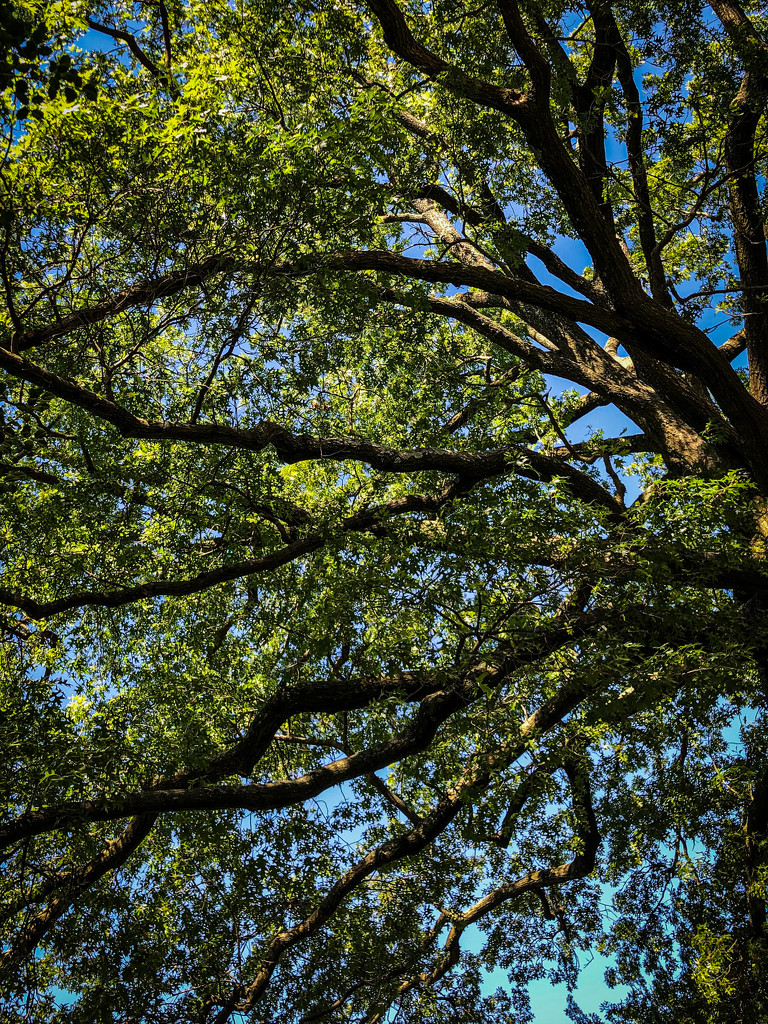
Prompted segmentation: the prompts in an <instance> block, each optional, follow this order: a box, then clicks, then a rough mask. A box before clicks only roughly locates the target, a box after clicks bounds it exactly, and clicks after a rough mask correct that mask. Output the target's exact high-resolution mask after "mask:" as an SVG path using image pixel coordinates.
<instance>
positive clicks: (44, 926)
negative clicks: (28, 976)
mask: <svg viewBox="0 0 768 1024" xmlns="http://www.w3.org/2000/svg"><path fill="white" fill-rule="evenodd" d="M156 820H157V815H156V814H152V813H149V814H142V815H140V816H139V817H137V818H134V819H133V820H132V821H131V823H130V824H129V825H128V827H127V828H126V829H125V830H124V831H123V832H122V833H121V835H119V836H118V837H117V839H113V840H111V841H110V842H109V843H107V845H106V848H105V849H104V850H102V852H101V853H99V854H98V855H97V856H96V857H94V858H93V859H92V860H90V861H88V862H87V863H86V864H83V865H81V867H79V868H77V869H75V870H74V871H71V872H68V873H67V874H66V875H65V876H64V877H63V878H62V879H61V880H60V888H61V890H62V891H60V892H59V895H58V896H56V898H55V899H54V900H53V901H52V902H51V903H50V904H49V905H48V906H47V907H46V908H45V910H42V911H41V912H40V913H39V914H38V915H37V916H36V917H35V918H34V919H33V920H32V921H31V922H30V923H29V924H28V925H26V926H25V927H24V928H23V929H22V931H21V932H20V934H19V935H18V937H17V938H16V941H15V942H14V943H13V944H12V946H11V948H10V949H8V950H7V951H6V952H5V953H3V954H2V956H0V971H2V970H7V969H8V968H9V967H11V965H13V964H15V963H18V962H19V961H20V960H23V959H24V958H25V957H27V956H29V954H30V953H32V952H33V950H34V949H35V948H36V946H37V945H38V944H39V942H40V940H41V939H42V938H43V937H44V936H45V935H46V934H47V933H48V932H49V931H50V930H51V928H53V926H54V925H55V924H56V922H57V921H58V920H59V918H61V917H62V916H63V915H64V914H65V913H66V912H67V911H68V910H69V908H70V907H71V906H72V904H73V903H74V902H75V901H76V900H77V898H78V897H79V896H80V895H81V894H82V893H83V892H85V891H86V890H87V889H89V888H91V887H92V886H93V885H95V884H96V882H98V881H99V879H100V878H102V877H103V876H104V875H106V874H107V873H108V872H109V871H115V870H116V869H117V868H119V867H120V866H121V865H123V864H124V863H125V862H126V860H128V858H129V857H130V856H131V854H132V853H134V851H135V850H137V849H138V847H139V846H140V845H141V844H142V843H143V842H144V840H145V839H146V838H147V836H148V835H149V833H150V832H151V831H152V827H153V825H154V824H155V821H156Z"/></svg>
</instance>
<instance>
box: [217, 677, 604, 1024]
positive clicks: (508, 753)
mask: <svg viewBox="0 0 768 1024" xmlns="http://www.w3.org/2000/svg"><path fill="white" fill-rule="evenodd" d="M593 685H594V684H586V683H582V684H581V685H580V686H565V687H563V688H562V689H561V690H560V691H558V693H557V694H555V695H554V696H553V697H552V698H551V699H550V700H548V701H546V702H545V703H544V704H542V705H541V707H540V708H538V709H537V710H536V711H535V712H534V713H533V714H532V715H530V716H529V717H528V718H527V719H526V720H525V721H524V722H523V723H522V725H521V726H520V728H519V731H518V734H517V736H516V737H515V738H514V739H511V740H509V741H508V742H506V743H504V744H502V745H501V746H500V748H499V749H497V750H494V751H491V752H488V753H486V754H482V755H479V756H478V757H476V758H474V759H473V760H472V761H471V762H470V764H469V765H468V766H467V768H466V769H465V771H464V773H463V774H462V776H461V778H460V779H459V780H458V781H457V783H456V784H455V785H454V786H452V787H451V788H450V790H449V791H448V793H447V795H446V796H445V797H444V798H443V799H442V800H441V801H440V802H439V803H438V804H437V806H436V807H435V808H434V810H433V811H432V812H431V813H430V814H429V815H427V816H426V817H425V818H424V819H423V821H422V822H421V823H419V824H418V825H414V826H413V827H412V828H411V829H409V830H408V831H407V832H405V833H404V834H403V835H400V836H398V837H396V838H394V839H390V840H388V841H387V842H384V843H382V844H381V845H380V846H378V847H376V848H375V849H373V850H371V851H370V853H368V854H367V855H366V856H365V857H363V858H362V859H361V860H359V861H358V862H357V863H356V864H355V865H353V867H351V868H350V869H349V870H348V871H347V872H345V874H344V875H342V876H341V878H339V880H338V881H337V882H336V883H335V884H334V885H333V886H332V887H331V888H330V890H329V891H328V893H327V895H326V896H325V898H324V899H322V900H321V901H320V902H319V903H318V904H317V906H316V907H315V908H314V910H313V911H312V912H311V913H310V914H309V915H308V916H307V917H305V918H304V920H303V921H301V922H299V923H298V924H296V925H294V926H293V927H291V928H286V929H284V930H283V931H281V932H279V933H278V934H277V935H276V936H275V937H274V938H273V939H272V940H271V942H269V943H268V945H267V947H266V949H265V950H264V953H263V954H262V957H261V966H260V967H259V969H258V970H257V972H256V974H255V976H254V978H253V980H252V981H251V982H250V984H248V985H247V986H246V985H243V984H238V985H236V986H234V988H233V990H232V992H231V994H230V996H229V997H228V998H227V999H226V1000H224V1003H223V1005H221V1004H218V1005H219V1007H220V1008H219V1012H218V1013H217V1014H216V1017H215V1018H214V1020H215V1024H226V1021H228V1020H229V1019H230V1017H231V1016H232V1014H233V1013H235V1012H241V1013H247V1012H249V1011H250V1010H251V1009H252V1008H253V1007H254V1006H255V1005H256V1003H257V1002H258V1000H259V999H260V998H261V996H262V995H263V994H264V992H265V990H266V989H267V987H268V985H269V982H270V980H271V978H272V975H273V974H274V971H275V969H276V968H277V965H278V963H279V962H280V960H281V958H282V957H283V955H284V954H285V953H286V952H287V950H289V949H290V948H292V947H294V946H296V945H297V944H298V943H300V942H302V941H303V940H305V939H307V938H309V937H310V936H311V935H314V934H315V933H316V932H317V931H319V929H320V928H322V927H323V926H324V925H325V924H326V923H327V922H328V921H329V920H330V919H331V917H332V916H333V914H334V913H335V912H336V911H337V909H338V908H339V906H340V905H341V904H342V902H343V901H344V900H346V899H347V897H348V896H349V895H350V894H351V893H352V892H354V891H355V889H357V888H358V887H359V886H360V885H361V884H362V883H363V882H364V881H365V879H366V878H368V877H369V876H370V875H371V874H373V873H374V872H376V871H379V870H381V868H383V867H386V866H388V865H390V864H393V863H396V862H398V861H401V860H403V859H404V858H406V857H411V856H414V855H415V854H417V853H419V852H420V851H421V850H423V849H425V848H426V847H427V846H428V845H429V843H431V842H432V841H433V840H434V839H436V838H437V836H439V835H440V833H441V832H443V831H444V830H445V829H446V828H447V827H448V826H449V825H450V823H451V822H452V821H453V819H454V818H456V816H457V815H458V814H459V813H460V811H461V809H462V807H464V806H465V805H466V801H467V799H468V797H469V796H470V795H471V794H472V793H473V792H475V791H476V790H478V789H481V788H483V787H485V786H487V784H488V782H489V781H490V778H491V776H492V774H493V773H494V772H496V771H499V770H500V769H502V768H504V767H508V766H509V765H511V764H513V763H514V762H515V761H516V760H517V758H518V757H519V756H520V755H521V754H522V753H523V752H524V751H525V749H526V745H527V743H528V742H529V740H530V739H531V738H532V737H533V736H538V735H541V734H542V733H545V732H548V731H550V730H551V729H552V728H553V727H554V726H555V725H557V724H558V723H559V722H560V721H561V720H562V718H563V717H564V716H565V715H566V714H568V713H569V712H570V711H572V710H573V709H574V708H575V707H577V706H578V704H580V703H581V702H582V701H583V700H584V699H585V698H586V697H587V695H588V694H589V693H590V692H591V690H592V688H593ZM553 870H557V869H553ZM215 1005H216V1004H215V1003H214V1002H213V1001H210V1002H209V1003H208V1009H209V1011H210V1010H213V1009H214V1006H215Z"/></svg>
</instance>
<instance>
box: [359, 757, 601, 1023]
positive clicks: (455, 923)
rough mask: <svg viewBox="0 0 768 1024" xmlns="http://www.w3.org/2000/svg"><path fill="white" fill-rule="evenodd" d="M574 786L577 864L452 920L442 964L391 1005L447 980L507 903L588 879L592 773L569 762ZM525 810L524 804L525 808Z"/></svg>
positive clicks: (541, 875) (593, 833)
mask: <svg viewBox="0 0 768 1024" xmlns="http://www.w3.org/2000/svg"><path fill="white" fill-rule="evenodd" d="M564 767H565V770H566V772H567V774H568V780H569V782H570V784H571V791H572V793H573V804H574V808H575V809H576V810H577V812H578V813H579V814H580V816H581V818H582V821H581V829H580V831H579V839H580V840H581V844H582V849H581V851H580V852H579V853H577V854H576V855H575V857H574V858H573V860H571V861H568V862H567V863H564V864H559V865H558V866H557V867H554V868H542V869H540V870H538V871H529V872H528V873H527V874H525V875H522V876H521V877H520V878H518V879H516V880H515V881H514V882H509V883H507V884H506V885H502V886H499V888H497V889H494V890H493V892H490V893H489V894H488V895H487V896H484V897H483V899H481V900H479V901H478V902H477V903H475V904H474V906H472V907H470V908H469V909H468V910H466V911H465V912H464V913H463V914H458V915H455V916H454V915H452V916H451V922H452V923H451V930H450V932H449V934H448V938H447V939H446V942H445V945H444V947H443V953H442V957H441V960H440V963H438V965H437V966H436V967H435V968H434V969H433V970H432V971H430V972H429V973H428V974H418V975H414V976H413V977H411V978H408V979H406V980H405V981H403V982H402V984H401V985H399V986H398V989H397V991H396V992H395V993H394V995H393V996H392V998H391V1000H390V1001H389V1004H388V1005H391V1003H392V1002H394V1000H396V999H399V998H401V997H402V996H404V995H405V994H406V992H408V991H410V990H411V989H412V988H414V987H415V986H417V985H418V986H419V987H420V988H432V987H434V986H435V985H436V984H437V983H438V982H439V981H440V980H441V979H442V978H444V977H445V975H446V974H448V973H449V972H450V971H451V970H452V969H453V968H454V967H455V966H456V964H457V963H458V962H459V958H460V956H461V936H462V934H463V933H464V931H465V930H466V929H467V928H468V927H469V926H470V925H472V924H475V923H476V922H477V921H480V920H481V919H482V918H484V917H486V916H487V915H488V914H490V913H491V912H492V911H494V910H496V909H498V907H500V906H501V905H502V904H503V903H509V902H510V901H511V900H515V899H519V898H520V897H521V896H525V895H526V894H527V893H531V892H533V893H543V892H544V891H545V890H546V889H549V888H552V887H554V886H559V885H564V884H565V883H566V882H571V881H573V880H574V879H577V878H584V877H585V876H586V875H588V874H589V873H590V872H591V871H592V870H593V869H594V866H595V856H596V854H597V849H598V846H599V844H600V834H599V832H598V829H597V820H596V818H595V812H594V809H593V806H592V795H591V791H590V785H589V776H588V773H587V772H586V771H585V770H584V769H583V768H582V767H581V766H579V765H578V764H577V762H576V761H575V759H573V758H566V759H565V763H564ZM521 806H522V804H521ZM383 1017H384V1013H383V1012H377V1013H376V1014H374V1016H372V1017H370V1018H369V1020H368V1022H367V1024H380V1021H381V1020H382V1019H383Z"/></svg>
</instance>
